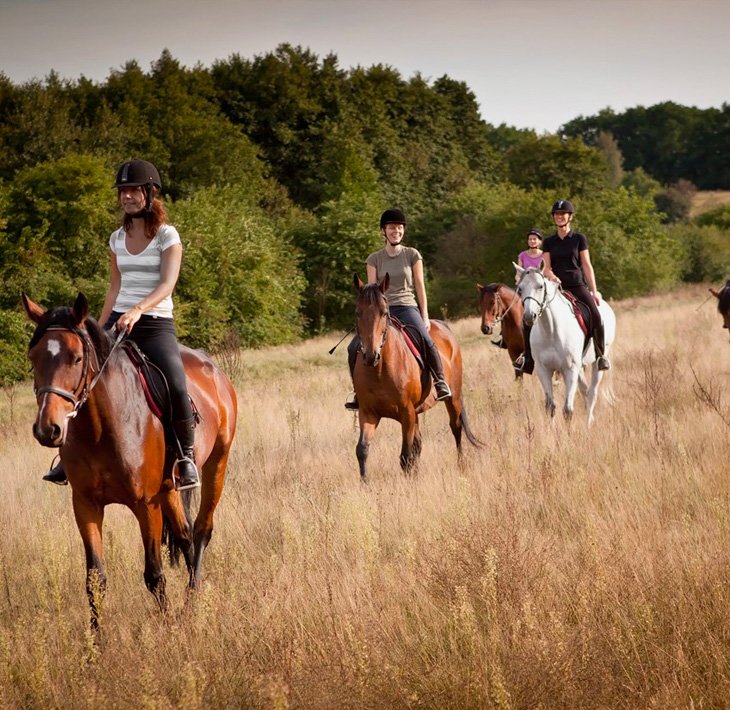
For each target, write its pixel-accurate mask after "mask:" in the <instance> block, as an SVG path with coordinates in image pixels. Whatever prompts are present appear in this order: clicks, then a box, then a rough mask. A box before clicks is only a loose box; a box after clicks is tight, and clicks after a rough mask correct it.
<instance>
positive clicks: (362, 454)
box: [355, 410, 380, 483]
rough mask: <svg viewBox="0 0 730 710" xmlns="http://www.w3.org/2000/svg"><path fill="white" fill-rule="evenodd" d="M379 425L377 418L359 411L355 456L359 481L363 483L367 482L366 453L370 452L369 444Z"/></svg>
mask: <svg viewBox="0 0 730 710" xmlns="http://www.w3.org/2000/svg"><path fill="white" fill-rule="evenodd" d="M379 423H380V418H379V417H375V416H373V415H368V414H364V413H363V411H362V410H360V438H359V439H358V441H357V446H356V447H355V453H356V454H357V462H358V463H359V464H360V480H361V481H362V482H363V483H367V482H368V474H367V469H366V464H367V460H368V452H369V451H370V442H371V441H372V438H373V436H374V434H375V430H376V429H377V427H378V424H379Z"/></svg>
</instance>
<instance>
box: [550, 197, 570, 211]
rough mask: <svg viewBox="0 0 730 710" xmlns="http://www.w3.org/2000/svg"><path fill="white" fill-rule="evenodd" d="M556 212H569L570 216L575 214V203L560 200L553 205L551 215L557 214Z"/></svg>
mask: <svg viewBox="0 0 730 710" xmlns="http://www.w3.org/2000/svg"><path fill="white" fill-rule="evenodd" d="M556 212H569V213H570V214H575V208H574V207H573V203H572V202H570V201H569V200H558V201H557V202H556V203H555V204H554V205H553V209H552V210H551V214H555V213H556Z"/></svg>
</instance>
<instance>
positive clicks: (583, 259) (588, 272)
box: [580, 249, 601, 303]
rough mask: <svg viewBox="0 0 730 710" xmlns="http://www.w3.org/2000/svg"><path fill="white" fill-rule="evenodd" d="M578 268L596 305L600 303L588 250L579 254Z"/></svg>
mask: <svg viewBox="0 0 730 710" xmlns="http://www.w3.org/2000/svg"><path fill="white" fill-rule="evenodd" d="M580 266H581V268H582V269H583V275H584V276H585V277H586V281H587V282H588V290H589V291H590V292H591V294H592V296H593V298H594V299H595V301H596V303H600V302H601V297H600V295H599V293H598V289H597V288H596V273H595V271H593V264H591V255H590V254H589V253H588V249H584V250H583V251H582V252H580Z"/></svg>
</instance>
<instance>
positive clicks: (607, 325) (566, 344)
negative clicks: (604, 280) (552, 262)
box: [513, 263, 616, 425]
mask: <svg viewBox="0 0 730 710" xmlns="http://www.w3.org/2000/svg"><path fill="white" fill-rule="evenodd" d="M513 265H514V267H515V269H516V270H517V274H518V276H519V284H518V286H517V293H518V294H519V296H520V299H521V300H522V304H523V306H524V307H525V313H524V316H523V320H524V323H525V324H526V325H528V326H529V325H531V326H532V331H531V333H530V345H531V348H532V358H533V360H534V361H535V371H536V372H537V376H538V378H539V379H540V383H541V384H542V388H543V390H544V392H545V409H547V411H548V413H549V414H550V416H551V417H553V416H555V400H554V399H553V374H554V373H556V372H560V373H561V374H562V376H563V382H564V383H565V404H564V405H563V414H564V416H565V418H566V419H570V418H571V417H572V415H573V407H574V403H575V392H576V389H577V388H578V387H580V391H581V393H582V394H583V395H584V396H585V400H586V408H587V410H588V424H589V425H590V424H591V423H592V422H593V410H594V408H595V406H596V399H597V397H598V386H599V385H600V383H601V378H602V377H603V372H602V371H601V370H599V369H598V365H597V364H596V354H595V350H594V348H593V341H592V340H591V342H590V344H589V346H588V348H587V349H586V351H585V353H584V352H583V346H584V344H585V335H584V334H583V330H582V329H581V327H580V325H579V324H578V320H577V319H576V317H575V313H574V312H573V305H572V304H571V303H570V301H569V300H568V298H567V297H566V296H565V295H564V294H563V292H562V290H561V289H560V287H559V286H558V284H557V283H555V282H553V281H550V280H548V279H547V278H546V277H545V275H544V274H543V269H542V265H541V268H540V269H523V268H521V267H520V266H518V265H517V264H514V263H513ZM598 310H599V312H600V313H601V317H602V319H603V329H604V332H605V336H606V348H605V353H604V355H606V356H608V354H609V352H610V349H611V344H612V343H613V341H614V338H615V336H616V316H615V315H614V312H613V310H612V308H611V306H609V305H608V303H606V301H604V300H603V299H601V304H600V306H599V307H598ZM591 363H592V364H593V368H592V374H591V378H590V384H589V383H588V382H587V381H586V378H585V373H584V366H587V365H590V364H591Z"/></svg>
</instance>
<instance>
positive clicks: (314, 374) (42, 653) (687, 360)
mask: <svg viewBox="0 0 730 710" xmlns="http://www.w3.org/2000/svg"><path fill="white" fill-rule="evenodd" d="M706 295H707V291H706V289H704V288H700V287H696V288H693V289H683V290H678V291H676V292H674V293H672V294H670V295H664V296H654V297H649V298H642V299H636V300H631V301H622V302H616V303H615V304H614V306H615V309H616V312H617V317H618V336H617V342H616V348H615V350H614V353H613V358H612V360H613V365H614V368H613V370H612V371H611V373H610V378H609V381H610V382H611V384H612V388H613V391H614V393H615V395H616V398H617V402H616V403H615V404H614V405H613V406H612V407H609V406H608V404H607V402H605V401H599V404H598V407H597V410H596V424H595V425H594V426H593V427H592V428H591V429H590V430H589V429H587V428H586V426H585V423H584V417H583V409H582V406H580V405H579V406H578V408H577V416H576V418H575V419H574V421H573V422H572V424H571V425H570V426H568V425H567V424H566V423H565V422H564V421H563V420H562V418H556V420H555V421H554V422H553V423H550V422H548V421H547V420H546V417H545V414H544V411H543V405H542V392H541V390H540V386H539V382H538V381H537V380H536V379H535V378H525V379H526V380H527V381H526V382H525V383H524V384H519V383H515V382H514V380H513V378H512V374H511V370H510V366H509V362H508V359H507V356H506V354H505V352H504V351H500V350H498V349H497V348H495V347H493V346H491V345H489V340H490V338H487V337H485V336H482V335H481V334H480V333H479V328H478V320H477V319H476V318H473V319H466V320H463V321H458V322H456V323H454V324H452V325H453V328H454V330H455V331H456V332H457V335H458V337H459V339H460V342H461V343H462V347H463V350H464V358H465V392H466V397H467V404H468V407H469V412H470V418H471V423H472V426H473V428H474V430H475V431H476V433H477V434H478V436H480V438H481V439H483V440H484V441H486V442H487V444H488V445H487V446H486V447H485V448H484V449H483V450H476V449H473V448H471V447H470V446H469V445H468V444H465V453H466V456H465V460H464V463H463V466H462V467H457V464H456V455H455V450H454V446H453V439H452V437H451V433H450V431H449V429H448V423H447V417H446V412H445V409H444V408H443V407H438V408H437V409H436V410H434V411H432V412H430V413H428V414H426V415H425V417H423V418H422V428H423V430H424V453H423V457H422V462H421V466H420V470H419V472H418V474H417V475H415V476H413V477H405V476H404V475H403V474H402V473H401V472H400V469H399V467H398V452H399V446H400V442H399V429H398V427H397V425H396V424H395V423H393V422H388V421H385V422H383V423H382V424H381V426H380V428H379V430H378V433H377V435H376V438H375V441H374V444H373V447H372V450H371V457H370V461H371V466H370V476H371V483H370V485H369V486H367V487H366V486H362V485H361V484H360V482H359V477H358V473H357V462H356V459H355V453H354V449H355V443H356V439H357V421H356V416H355V415H353V414H351V413H348V412H346V411H345V409H344V408H343V406H342V405H343V402H344V401H345V397H346V395H347V393H348V391H349V384H348V376H347V367H346V363H345V360H346V354H345V346H344V344H343V345H342V346H341V347H340V348H339V350H338V351H337V352H336V354H335V355H334V356H329V355H328V354H327V350H328V349H329V347H330V346H331V345H332V344H334V342H335V341H336V338H335V336H332V337H328V338H326V339H318V340H313V341H310V342H307V343H305V344H302V345H299V346H296V347H291V348H276V349H268V350H261V351H255V352H249V351H246V352H243V353H241V355H240V360H237V359H236V358H233V359H232V360H231V361H230V362H228V365H229V367H231V368H233V370H234V372H235V381H236V386H237V389H238V393H239V398H240V418H239V426H238V434H237V440H236V442H235V444H234V452H233V454H232V460H231V465H230V469H229V477H228V481H227V485H226V489H225V490H224V494H223V499H222V501H221V505H220V507H219V510H218V514H217V518H216V530H215V533H214V536H213V541H212V543H211V546H210V547H209V550H208V554H207V558H206V560H205V570H204V572H205V582H204V588H203V590H202V592H201V593H200V594H199V595H198V596H197V597H196V598H195V599H194V600H193V602H192V603H190V604H188V605H184V598H185V583H186V574H185V572H184V571H183V570H181V569H170V568H168V569H167V576H168V591H169V592H170V594H171V597H172V603H173V607H174V609H175V610H176V611H175V613H174V614H172V615H170V617H169V618H163V617H161V616H160V614H159V613H158V612H157V610H156V604H155V602H154V600H153V598H152V596H151V595H150V594H149V593H148V592H147V591H146V589H145V587H144V583H143V580H142V564H143V556H142V548H141V542H140V536H139V532H138V530H137V529H136V523H135V521H134V518H133V517H132V515H131V513H129V511H127V510H126V509H123V508H118V507H111V508H108V509H107V510H108V513H107V518H106V522H105V542H106V556H107V568H108V569H107V571H108V577H109V592H108V595H107V599H106V603H105V606H104V610H103V627H104V636H103V640H102V644H101V646H100V647H98V648H97V647H95V646H94V645H93V644H92V643H91V642H90V638H89V635H88V633H87V632H86V627H87V604H86V598H85V593H84V560H83V551H82V547H81V541H80V538H79V535H78V532H77V530H76V527H75V524H74V521H73V516H72V512H71V505H70V490H69V489H68V488H65V489H60V488H58V487H54V486H51V485H49V484H45V483H42V482H41V479H40V476H41V474H42V473H43V471H44V469H45V468H47V466H48V464H49V462H50V458H51V455H52V454H51V452H50V451H49V450H45V449H42V448H41V447H40V446H39V445H37V444H36V443H35V442H34V440H33V439H32V437H31V423H32V420H33V417H34V414H35V412H34V403H33V401H32V398H31V393H30V386H26V387H24V388H21V389H20V390H19V391H18V393H17V396H16V399H15V402H14V403H13V412H12V414H13V421H12V422H11V420H10V411H9V404H8V400H7V398H4V399H2V408H0V422H1V423H2V442H1V443H0V456H1V457H2V464H3V466H2V470H3V475H2V482H3V491H2V495H1V496H0V521H1V524H2V535H1V536H0V569H1V573H2V579H1V580H0V707H3V708H6V707H7V708H41V707H43V708H47V707H56V708H74V709H79V708H99V707H107V708H140V707H143V708H202V707H205V708H238V707H251V708H289V707H292V708H687V707H695V708H700V707H702V708H715V707H727V704H728V698H730V544H729V543H730V470H729V469H730V464H729V463H728V462H729V461H730V429H729V425H730V344H729V343H728V335H727V331H724V330H722V329H721V320H720V317H719V315H718V314H717V312H716V307H715V302H714V299H713V300H712V301H706V302H705V297H706Z"/></svg>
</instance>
